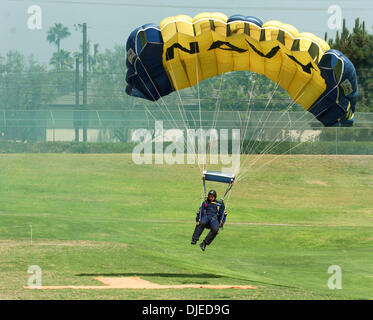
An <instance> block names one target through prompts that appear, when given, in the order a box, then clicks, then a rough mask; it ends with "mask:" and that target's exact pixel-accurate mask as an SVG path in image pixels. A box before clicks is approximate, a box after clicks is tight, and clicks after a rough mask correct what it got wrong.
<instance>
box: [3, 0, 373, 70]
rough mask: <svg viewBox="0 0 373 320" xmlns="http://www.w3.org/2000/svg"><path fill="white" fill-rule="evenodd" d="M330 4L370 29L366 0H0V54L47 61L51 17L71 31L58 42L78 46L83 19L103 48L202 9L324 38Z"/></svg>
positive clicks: (372, 11) (371, 11) (371, 10)
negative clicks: (32, 13)
mask: <svg viewBox="0 0 373 320" xmlns="http://www.w3.org/2000/svg"><path fill="white" fill-rule="evenodd" d="M31 5H38V6H40V8H41V9H42V29H41V30H30V29H29V28H28V26H27V21H28V18H29V14H28V8H29V7H30V6H31ZM332 5H338V6H340V8H341V9H342V15H343V18H346V19H347V21H348V26H349V27H352V26H353V23H354V20H355V18H357V17H359V18H361V19H362V20H365V21H366V23H367V27H368V28H369V30H370V31H371V32H373V29H372V27H373V19H372V17H373V1H371V0H354V1H350V0H338V1H337V0H335V1H328V0H312V1H308V0H307V1H295V0H259V1H256V0H229V1H226V0H214V1H211V0H209V1H207V0H155V1H150V0H145V1H144V0H0V16H1V19H0V29H1V32H0V44H1V45H0V54H1V55H4V54H5V53H6V52H7V51H9V50H19V51H21V52H22V53H24V54H26V55H29V54H34V56H35V58H36V59H37V60H38V61H39V62H41V63H43V64H48V62H49V59H50V57H51V55H52V53H53V51H54V50H55V47H53V46H52V45H50V44H49V43H48V42H47V41H46V35H47V30H48V28H49V27H50V26H52V25H53V24H54V23H56V22H61V23H62V24H63V25H65V26H67V27H68V28H69V30H70V32H71V33H72V35H71V36H70V37H69V38H68V39H66V40H64V41H62V43H61V47H62V48H64V49H66V50H69V51H71V52H74V51H77V50H79V45H80V43H81V38H82V35H81V32H79V31H75V28H74V24H78V23H82V22H86V23H87V24H88V38H89V40H91V41H92V42H94V43H99V44H100V50H101V51H103V50H104V49H106V48H108V49H111V48H113V47H114V45H115V44H125V42H126V39H127V37H128V35H129V33H130V32H131V31H132V30H133V29H135V28H136V27H138V26H140V25H142V24H145V23H149V22H153V23H156V24H159V22H160V21H161V20H162V19H163V18H165V17H168V16H173V15H178V14H188V15H190V16H194V15H196V14H198V13H200V12H204V11H210V12H211V11H212V12H214V11H219V12H223V13H225V14H226V15H228V16H229V15H231V14H235V13H240V14H244V15H254V16H257V17H259V18H261V19H262V20H264V21H268V20H279V21H282V22H285V23H290V24H292V25H294V26H296V27H297V28H298V30H299V31H300V32H312V33H314V34H316V35H317V36H319V37H322V38H324V33H325V32H326V31H327V32H329V34H331V35H334V34H335V31H333V30H330V29H329V28H328V20H329V18H330V14H329V13H328V8H329V7H330V6H332Z"/></svg>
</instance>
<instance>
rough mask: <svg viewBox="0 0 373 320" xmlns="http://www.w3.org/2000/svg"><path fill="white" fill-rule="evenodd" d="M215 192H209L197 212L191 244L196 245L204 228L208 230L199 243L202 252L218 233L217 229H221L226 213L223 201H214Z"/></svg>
mask: <svg viewBox="0 0 373 320" xmlns="http://www.w3.org/2000/svg"><path fill="white" fill-rule="evenodd" d="M216 197H217V194H216V191H215V190H210V191H209V193H208V196H207V200H206V201H203V202H202V205H201V208H200V209H199V210H198V212H197V216H196V227H195V229H194V233H193V236H192V242H191V244H193V245H194V244H196V243H197V241H198V240H199V237H200V236H201V234H202V232H203V230H204V229H205V228H207V229H210V232H209V233H208V234H207V236H206V238H205V240H203V241H202V242H201V243H200V245H199V246H200V247H201V249H202V251H205V249H206V246H208V245H210V244H211V242H212V241H213V240H214V239H215V237H216V235H217V234H218V232H219V228H223V226H224V223H225V219H226V212H225V206H224V202H223V201H216Z"/></svg>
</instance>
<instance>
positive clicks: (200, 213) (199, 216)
mask: <svg viewBox="0 0 373 320" xmlns="http://www.w3.org/2000/svg"><path fill="white" fill-rule="evenodd" d="M204 206H205V201H203V202H202V205H201V207H200V208H199V210H198V211H197V216H196V223H197V224H199V221H200V220H201V217H202V212H203V208H204Z"/></svg>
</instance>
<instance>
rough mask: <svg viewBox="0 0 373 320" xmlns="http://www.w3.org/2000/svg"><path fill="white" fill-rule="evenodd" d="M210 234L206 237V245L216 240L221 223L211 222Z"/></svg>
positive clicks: (214, 220)
mask: <svg viewBox="0 0 373 320" xmlns="http://www.w3.org/2000/svg"><path fill="white" fill-rule="evenodd" d="M210 229H211V230H210V232H209V233H208V235H207V236H206V238H205V240H204V242H205V243H206V245H209V244H211V242H212V241H213V240H214V239H215V237H216V235H217V234H218V232H219V222H218V220H216V219H213V220H211V221H210Z"/></svg>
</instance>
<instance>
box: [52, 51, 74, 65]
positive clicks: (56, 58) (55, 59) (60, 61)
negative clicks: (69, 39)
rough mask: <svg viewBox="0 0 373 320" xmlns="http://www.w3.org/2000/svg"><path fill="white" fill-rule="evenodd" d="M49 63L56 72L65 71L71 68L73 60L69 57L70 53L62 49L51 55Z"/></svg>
mask: <svg viewBox="0 0 373 320" xmlns="http://www.w3.org/2000/svg"><path fill="white" fill-rule="evenodd" d="M49 63H50V64H51V65H53V66H54V67H55V69H57V70H67V69H71V68H72V67H73V58H72V57H71V56H70V52H69V51H66V50H64V49H62V50H60V51H58V52H55V53H53V56H52V58H51V59H50V61H49Z"/></svg>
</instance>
